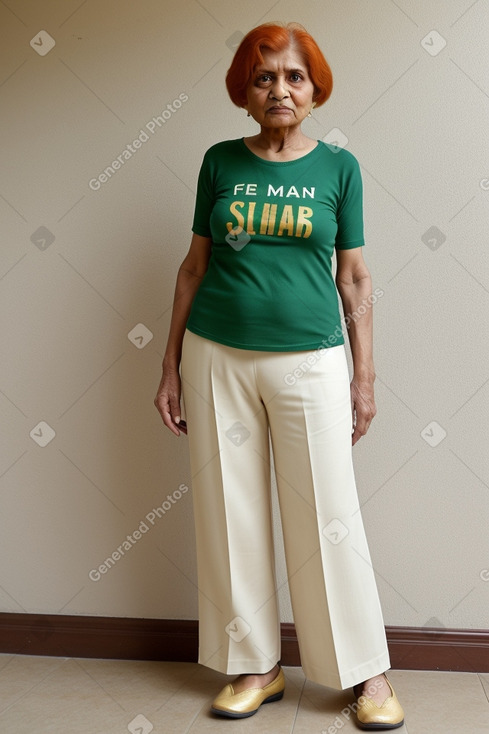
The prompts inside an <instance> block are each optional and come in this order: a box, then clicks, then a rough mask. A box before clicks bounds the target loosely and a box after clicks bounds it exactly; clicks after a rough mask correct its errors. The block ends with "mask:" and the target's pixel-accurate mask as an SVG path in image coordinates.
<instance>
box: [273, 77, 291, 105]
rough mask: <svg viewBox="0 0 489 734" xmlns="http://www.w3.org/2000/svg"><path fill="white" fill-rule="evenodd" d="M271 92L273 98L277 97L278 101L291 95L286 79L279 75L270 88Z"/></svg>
mask: <svg viewBox="0 0 489 734" xmlns="http://www.w3.org/2000/svg"><path fill="white" fill-rule="evenodd" d="M270 94H271V96H272V99H276V100H277V102H280V101H281V100H282V99H284V98H285V97H288V96H289V95H288V91H287V85H286V83H285V80H283V79H281V78H280V77H278V76H277V77H276V78H275V80H274V82H273V84H272V86H271V88H270Z"/></svg>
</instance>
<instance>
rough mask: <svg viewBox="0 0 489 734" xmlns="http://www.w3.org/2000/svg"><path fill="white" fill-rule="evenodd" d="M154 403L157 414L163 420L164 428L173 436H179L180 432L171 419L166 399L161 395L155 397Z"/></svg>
mask: <svg viewBox="0 0 489 734" xmlns="http://www.w3.org/2000/svg"><path fill="white" fill-rule="evenodd" d="M154 403H155V405H156V408H157V409H158V412H159V414H160V415H161V417H162V419H163V423H164V424H165V426H166V427H167V428H169V429H170V431H171V432H172V433H174V434H175V436H179V435H180V431H179V430H178V428H177V426H176V425H175V422H174V420H173V418H172V413H171V409H170V405H169V402H168V399H167V398H165V397H164V396H163V395H157V396H156V398H155V401H154Z"/></svg>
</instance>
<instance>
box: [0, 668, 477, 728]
mask: <svg viewBox="0 0 489 734" xmlns="http://www.w3.org/2000/svg"><path fill="white" fill-rule="evenodd" d="M284 673H285V676H286V679H287V686H286V691H285V695H284V697H283V699H282V701H278V702H276V703H271V704H267V705H265V706H262V707H261V709H260V710H259V711H258V713H257V714H256V715H255V716H252V717H250V718H247V719H241V720H229V719H222V718H219V717H214V716H213V715H212V714H210V713H209V704H210V702H211V701H212V699H213V698H214V696H215V695H216V694H217V692H218V691H219V690H220V688H222V687H223V685H225V683H227V682H228V681H230V680H232V678H231V677H228V676H224V675H222V674H220V673H216V672H214V671H212V670H209V669H207V668H204V667H202V666H200V665H197V664H195V663H170V662H145V661H134V660H94V659H87V658H51V657H40V656H28V655H0V732H2V734H3V733H7V732H12V734H48V733H49V734H127V732H130V733H131V734H150V732H154V734H187V733H189V734H206V733H210V732H212V734H215V733H217V734H228V733H229V732H232V734H248V733H249V732H253V733H256V734H272V733H273V734H275V733H276V734H306V732H307V734H337V732H341V734H348V733H349V732H357V733H358V732H359V731H360V729H359V728H358V727H357V725H356V724H355V722H354V720H353V719H354V716H351V717H348V716H347V714H348V713H349V709H348V704H349V703H352V702H353V700H354V699H353V698H352V694H351V690H347V691H340V692H338V691H333V690H331V689H327V688H323V687H322V686H319V685H316V684H314V683H311V682H309V681H306V680H305V678H304V675H303V673H302V670H301V668H292V667H286V668H284ZM389 678H390V680H391V682H392V684H393V686H394V687H395V689H396V692H397V694H398V697H399V699H400V701H401V702H402V704H403V707H404V710H405V712H406V723H405V725H404V726H403V727H401V728H399V729H395V730H394V731H396V732H399V734H483V733H484V734H489V673H483V674H480V675H479V674H477V673H447V672H418V671H412V670H393V671H391V672H390V674H389ZM342 710H343V713H342Z"/></svg>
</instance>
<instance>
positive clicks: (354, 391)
mask: <svg viewBox="0 0 489 734" xmlns="http://www.w3.org/2000/svg"><path fill="white" fill-rule="evenodd" d="M336 262H337V269H336V287H337V288H338V292H339V294H340V298H341V301H342V304H343V312H344V316H345V322H346V326H347V330H348V339H349V342H350V348H351V353H352V358H353V377H352V381H351V386H350V387H351V401H352V411H353V426H354V430H353V435H352V445H355V444H356V442H357V441H358V440H359V439H360V438H361V437H362V436H364V435H365V434H366V433H367V430H368V428H369V426H370V423H371V422H372V419H373V418H374V416H375V414H376V412H377V409H376V407H375V398H374V381H375V368H374V361H373V319H372V305H371V300H372V299H371V295H372V279H371V277H370V272H369V270H368V268H367V266H366V264H365V261H364V259H363V253H362V248H361V247H355V248H353V249H351V250H336ZM362 305H363V308H360V306H362Z"/></svg>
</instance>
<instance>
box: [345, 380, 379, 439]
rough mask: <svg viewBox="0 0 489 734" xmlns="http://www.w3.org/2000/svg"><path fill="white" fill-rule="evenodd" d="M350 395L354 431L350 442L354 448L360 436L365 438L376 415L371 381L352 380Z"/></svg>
mask: <svg viewBox="0 0 489 734" xmlns="http://www.w3.org/2000/svg"><path fill="white" fill-rule="evenodd" d="M350 394H351V409H352V415H353V429H354V430H353V434H352V440H351V442H352V446H354V445H355V444H356V442H357V441H358V440H359V439H360V438H361V437H362V436H365V434H366V433H367V431H368V429H369V426H370V424H371V422H372V420H373V418H374V416H375V414H376V413H377V408H376V407H375V398H374V384H373V381H371V380H365V381H361V382H360V381H358V380H355V378H353V380H352V381H351V384H350Z"/></svg>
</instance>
